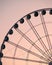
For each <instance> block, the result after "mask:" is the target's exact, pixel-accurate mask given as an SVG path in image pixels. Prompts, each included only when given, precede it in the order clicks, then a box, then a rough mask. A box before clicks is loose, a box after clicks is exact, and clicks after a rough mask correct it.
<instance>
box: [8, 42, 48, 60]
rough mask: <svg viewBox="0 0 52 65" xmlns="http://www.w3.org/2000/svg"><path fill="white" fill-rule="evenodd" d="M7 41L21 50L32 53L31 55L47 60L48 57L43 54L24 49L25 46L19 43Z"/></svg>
mask: <svg viewBox="0 0 52 65" xmlns="http://www.w3.org/2000/svg"><path fill="white" fill-rule="evenodd" d="M8 43H9V44H11V45H13V46H15V47H18V48H19V49H21V50H23V51H25V52H27V53H30V54H32V55H34V56H36V57H38V58H40V59H42V60H44V61H49V59H47V58H44V57H43V56H41V55H39V54H37V53H35V52H33V51H31V50H28V49H26V48H24V47H22V46H20V45H18V44H15V43H14V42H11V41H8Z"/></svg>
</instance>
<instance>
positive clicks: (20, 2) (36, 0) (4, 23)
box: [0, 0, 52, 44]
mask: <svg viewBox="0 0 52 65" xmlns="http://www.w3.org/2000/svg"><path fill="white" fill-rule="evenodd" d="M49 7H50V8H51V7H52V0H0V44H2V41H3V39H4V36H5V35H6V33H7V31H8V30H9V29H10V27H11V26H12V25H13V24H14V23H15V22H16V21H17V20H19V19H20V18H21V17H22V16H24V15H26V14H27V13H29V12H31V11H34V10H37V9H41V8H49Z"/></svg>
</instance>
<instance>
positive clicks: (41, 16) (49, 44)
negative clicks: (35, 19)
mask: <svg viewBox="0 0 52 65" xmlns="http://www.w3.org/2000/svg"><path fill="white" fill-rule="evenodd" d="M40 18H41V22H42V26H43V29H44V33H45V36H46V40H47V43H48V46H49V49H50V52H51V49H52V45H51V40H50V37H49V34H48V30H47V27H46V24H45V20H44V17H43V15H42V14H40ZM47 52H48V51H47Z"/></svg>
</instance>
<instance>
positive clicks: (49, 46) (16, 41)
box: [0, 8, 52, 65]
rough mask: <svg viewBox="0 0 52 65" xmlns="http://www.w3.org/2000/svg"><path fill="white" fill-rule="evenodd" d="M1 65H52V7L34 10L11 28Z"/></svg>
mask: <svg viewBox="0 0 52 65" xmlns="http://www.w3.org/2000/svg"><path fill="white" fill-rule="evenodd" d="M0 65H52V8H45V9H40V10H36V11H33V12H31V13H29V14H27V15H25V16H24V17H22V18H21V19H20V20H18V21H17V22H16V23H15V24H14V25H13V26H12V27H11V28H10V30H9V31H8V32H7V34H6V36H5V38H4V40H3V43H2V45H1V50H0Z"/></svg>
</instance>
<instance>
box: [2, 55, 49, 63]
mask: <svg viewBox="0 0 52 65" xmlns="http://www.w3.org/2000/svg"><path fill="white" fill-rule="evenodd" d="M3 58H8V59H14V60H22V61H29V62H37V63H43V64H48V63H47V62H44V61H37V60H31V59H24V58H15V57H9V56H3Z"/></svg>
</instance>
